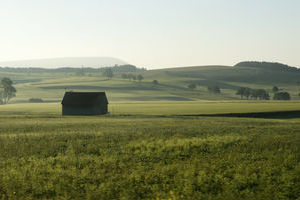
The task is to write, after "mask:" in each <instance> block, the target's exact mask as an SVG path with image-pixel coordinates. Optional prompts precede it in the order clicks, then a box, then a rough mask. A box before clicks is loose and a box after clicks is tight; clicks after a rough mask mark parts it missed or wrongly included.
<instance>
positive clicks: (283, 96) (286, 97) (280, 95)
mask: <svg viewBox="0 0 300 200" xmlns="http://www.w3.org/2000/svg"><path fill="white" fill-rule="evenodd" d="M273 99H274V100H291V96H290V94H289V93H288V92H277V93H275V94H274V97H273Z"/></svg>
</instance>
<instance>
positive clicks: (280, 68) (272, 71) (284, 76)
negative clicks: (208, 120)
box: [152, 62, 300, 85]
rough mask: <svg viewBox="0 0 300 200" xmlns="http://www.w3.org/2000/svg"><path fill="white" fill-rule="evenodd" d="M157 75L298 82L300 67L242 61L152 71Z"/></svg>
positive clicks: (216, 80) (217, 80)
mask: <svg viewBox="0 0 300 200" xmlns="http://www.w3.org/2000/svg"><path fill="white" fill-rule="evenodd" d="M152 72H153V74H155V76H159V75H160V74H166V75H168V76H171V77H172V76H173V77H181V78H189V79H198V83H199V84H204V85H208V84H213V83H215V84H220V82H239V83H246V84H249V83H250V84H281V83H284V84H296V82H299V81H300V69H298V68H295V67H290V66H288V65H284V64H280V63H269V62H240V63H238V64H236V65H235V66H233V67H232V66H193V67H180V68H172V69H161V70H153V71H152Z"/></svg>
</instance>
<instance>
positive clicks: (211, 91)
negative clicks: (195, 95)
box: [207, 85, 221, 94]
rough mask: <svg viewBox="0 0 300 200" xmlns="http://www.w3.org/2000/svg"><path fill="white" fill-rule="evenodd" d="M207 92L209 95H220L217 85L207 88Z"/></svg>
mask: <svg viewBox="0 0 300 200" xmlns="http://www.w3.org/2000/svg"><path fill="white" fill-rule="evenodd" d="M207 90H208V91H209V92H210V93H215V94H220V93H221V89H220V87H219V86H217V85H210V86H208V87H207Z"/></svg>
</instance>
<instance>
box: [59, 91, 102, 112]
mask: <svg viewBox="0 0 300 200" xmlns="http://www.w3.org/2000/svg"><path fill="white" fill-rule="evenodd" d="M61 104H62V114H63V115H101V114H106V113H107V112H108V108H107V107H108V100H107V98H106V94H105V92H66V93H65V95H64V98H63V100H62V102H61Z"/></svg>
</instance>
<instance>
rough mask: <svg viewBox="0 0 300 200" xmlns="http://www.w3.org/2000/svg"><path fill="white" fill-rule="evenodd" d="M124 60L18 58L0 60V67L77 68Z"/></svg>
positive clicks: (109, 64) (93, 66)
mask: <svg viewBox="0 0 300 200" xmlns="http://www.w3.org/2000/svg"><path fill="white" fill-rule="evenodd" d="M124 64H127V63H126V62H124V61H122V60H120V59H117V58H111V57H66V58H49V59H37V60H20V61H9V62H0V66H1V67H27V68H30V67H37V68H65V67H72V68H79V67H82V66H83V67H92V68H99V67H109V66H114V65H124Z"/></svg>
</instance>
